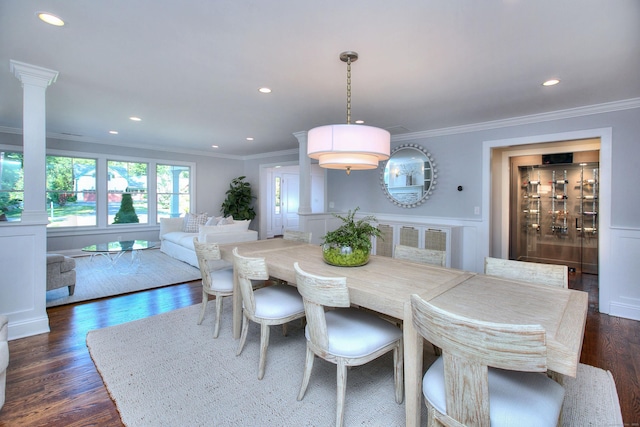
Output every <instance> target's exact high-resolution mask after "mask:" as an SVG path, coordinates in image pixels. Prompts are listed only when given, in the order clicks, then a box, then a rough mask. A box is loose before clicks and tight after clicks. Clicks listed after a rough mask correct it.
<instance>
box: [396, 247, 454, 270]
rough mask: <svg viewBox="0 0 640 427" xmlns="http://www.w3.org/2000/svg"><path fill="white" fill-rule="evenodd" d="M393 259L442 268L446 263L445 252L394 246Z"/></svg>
mask: <svg viewBox="0 0 640 427" xmlns="http://www.w3.org/2000/svg"><path fill="white" fill-rule="evenodd" d="M393 257H394V258H396V259H402V260H405V261H413V262H420V263H422V264H431V265H439V266H442V267H444V266H445V265H446V262H447V252H445V251H437V250H435V249H422V248H414V247H411V246H405V245H396V247H395V248H394V250H393Z"/></svg>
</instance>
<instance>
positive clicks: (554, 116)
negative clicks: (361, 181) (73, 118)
mask: <svg viewBox="0 0 640 427" xmlns="http://www.w3.org/2000/svg"><path fill="white" fill-rule="evenodd" d="M634 108H640V98H631V99H625V100H622V101H614V102H607V103H603V104H596V105H588V106H585V107H577V108H570V109H567V110H558V111H550V112H548V113H541V114H533V115H529V116H521V117H513V118H510V119H503V120H494V121H490V122H483V123H475V124H469V125H462V126H454V127H449V128H442V129H434V130H428V131H422V132H412V133H405V134H402V135H392V136H391V140H392V141H393V142H401V141H412V140H416V139H420V138H433V137H437V136H445V135H455V134H461V133H468V132H477V131H483V130H490V129H498V128H504V127H509V126H518V125H527V124H533V123H540V122H548V121H552V120H561V119H569V118H573V117H581V116H588V115H592V114H602V113H610V112H614V111H621V110H631V109H634ZM0 133H8V134H16V135H22V129H18V128H11V127H6V126H0ZM47 138H52V139H59V140H62V141H77V142H86V143H92V144H102V145H112V146H120V147H127V148H137V149H141V150H153V151H162V152H169V153H176V152H177V153H181V154H192V155H195V156H207V157H217V158H223V159H232V160H256V159H265V158H270V157H277V156H285V155H292V154H298V152H299V149H298V148H294V149H289V150H282V151H272V152H267V153H259V154H251V155H247V156H236V155H227V154H218V153H211V152H207V151H198V150H184V149H183V150H180V151H176V150H175V149H169V148H162V147H153V148H150V147H149V146H144V145H132V144H129V143H127V144H124V143H122V144H118V143H114V142H113V141H110V142H108V143H106V142H101V141H98V140H94V139H93V138H87V137H78V136H74V135H68V134H60V133H53V132H47Z"/></svg>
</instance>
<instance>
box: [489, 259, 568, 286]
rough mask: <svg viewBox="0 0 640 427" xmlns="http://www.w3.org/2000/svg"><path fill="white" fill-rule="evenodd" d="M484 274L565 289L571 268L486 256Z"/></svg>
mask: <svg viewBox="0 0 640 427" xmlns="http://www.w3.org/2000/svg"><path fill="white" fill-rule="evenodd" d="M484 274H488V275H490V276H498V277H502V278H505V279H513V280H520V281H522V282H527V283H535V284H540V285H550V286H557V287H560V288H565V289H566V288H568V287H569V268H568V267H567V266H566V265H556V264H540V263H536V262H524V261H514V260H508V259H500V258H491V257H486V258H485V259H484Z"/></svg>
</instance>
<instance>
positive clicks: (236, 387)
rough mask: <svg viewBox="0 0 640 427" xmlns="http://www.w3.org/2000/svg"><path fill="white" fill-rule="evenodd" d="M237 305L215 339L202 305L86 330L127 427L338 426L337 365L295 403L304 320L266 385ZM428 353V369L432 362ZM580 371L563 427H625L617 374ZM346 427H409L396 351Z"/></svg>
mask: <svg viewBox="0 0 640 427" xmlns="http://www.w3.org/2000/svg"><path fill="white" fill-rule="evenodd" d="M230 305H231V304H230V301H225V310H224V311H225V312H224V313H223V318H222V325H221V330H220V337H219V338H218V339H213V337H212V332H213V314H214V308H213V304H209V306H208V308H207V310H208V311H207V314H206V317H205V320H204V322H203V323H202V325H200V326H198V325H196V320H197V316H198V309H199V306H198V305H195V306H191V307H187V308H183V309H179V310H175V311H172V312H169V313H164V314H161V315H158V316H153V317H150V318H146V319H142V320H138V321H134V322H130V323H125V324H122V325H118V326H112V327H109V328H105V329H99V330H94V331H90V332H89V333H88V335H87V346H88V347H89V352H90V354H91V357H92V358H93V361H94V363H95V365H96V367H97V369H98V371H99V372H100V374H101V375H102V378H103V381H104V383H105V385H106V387H107V389H108V391H109V393H110V395H111V397H112V398H113V400H114V401H115V403H116V405H117V407H118V410H119V411H120V415H121V418H122V421H123V423H124V424H125V425H127V426H129V427H142V426H154V427H157V426H177V425H180V426H205V425H206V426H331V425H334V417H335V399H336V397H335V395H336V371H335V365H332V364H330V363H328V362H325V361H323V360H321V359H317V358H316V362H315V365H314V370H313V373H312V376H311V380H310V383H309V388H308V389H307V393H306V395H305V398H304V400H302V401H301V402H298V401H297V400H296V396H297V394H298V390H299V387H300V381H301V378H302V370H303V365H304V356H305V339H304V333H303V330H302V328H301V327H300V326H299V323H297V322H294V323H293V324H292V326H291V327H290V328H289V335H288V336H287V337H283V336H282V334H281V333H280V331H281V329H280V328H278V327H272V329H271V330H272V332H271V340H270V344H269V349H268V355H267V367H266V373H265V377H264V379H263V380H262V381H259V380H258V379H257V371H258V351H259V327H258V325H256V324H253V323H252V324H251V326H250V328H249V335H248V338H247V343H246V346H245V349H244V351H243V353H242V354H241V355H240V356H238V357H236V356H235V351H236V346H237V341H235V340H233V339H232V337H231V330H230V326H231V325H230V321H231V312H230ZM426 353H428V354H427V355H426V356H425V363H427V364H428V363H431V362H432V361H433V356H432V355H431V354H430V352H429V351H427V352H426ZM578 373H579V379H578V380H573V379H569V380H567V398H566V401H565V402H566V404H565V408H564V412H563V416H564V419H563V420H564V422H563V425H565V426H618V425H620V426H621V425H622V419H621V418H620V407H619V404H618V397H617V393H616V390H615V384H614V383H613V378H612V376H611V374H610V373H609V372H607V371H603V370H601V369H597V368H593V367H590V366H586V365H580V368H579V372H578ZM423 420H426V414H425V411H424V408H423ZM425 422H426V421H425ZM345 425H346V426H354V425H361V426H385V427H388V426H402V425H404V404H402V405H398V404H396V403H395V399H394V395H393V373H392V356H391V354H388V355H387V356H384V357H382V358H380V359H378V360H376V361H374V362H371V363H369V364H366V365H363V366H360V367H354V368H352V369H350V370H349V373H348V378H347V403H346V412H345Z"/></svg>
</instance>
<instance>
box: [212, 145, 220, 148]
mask: <svg viewBox="0 0 640 427" xmlns="http://www.w3.org/2000/svg"><path fill="white" fill-rule="evenodd" d="M211 148H220V147H219V146H217V145H212V146H211Z"/></svg>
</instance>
